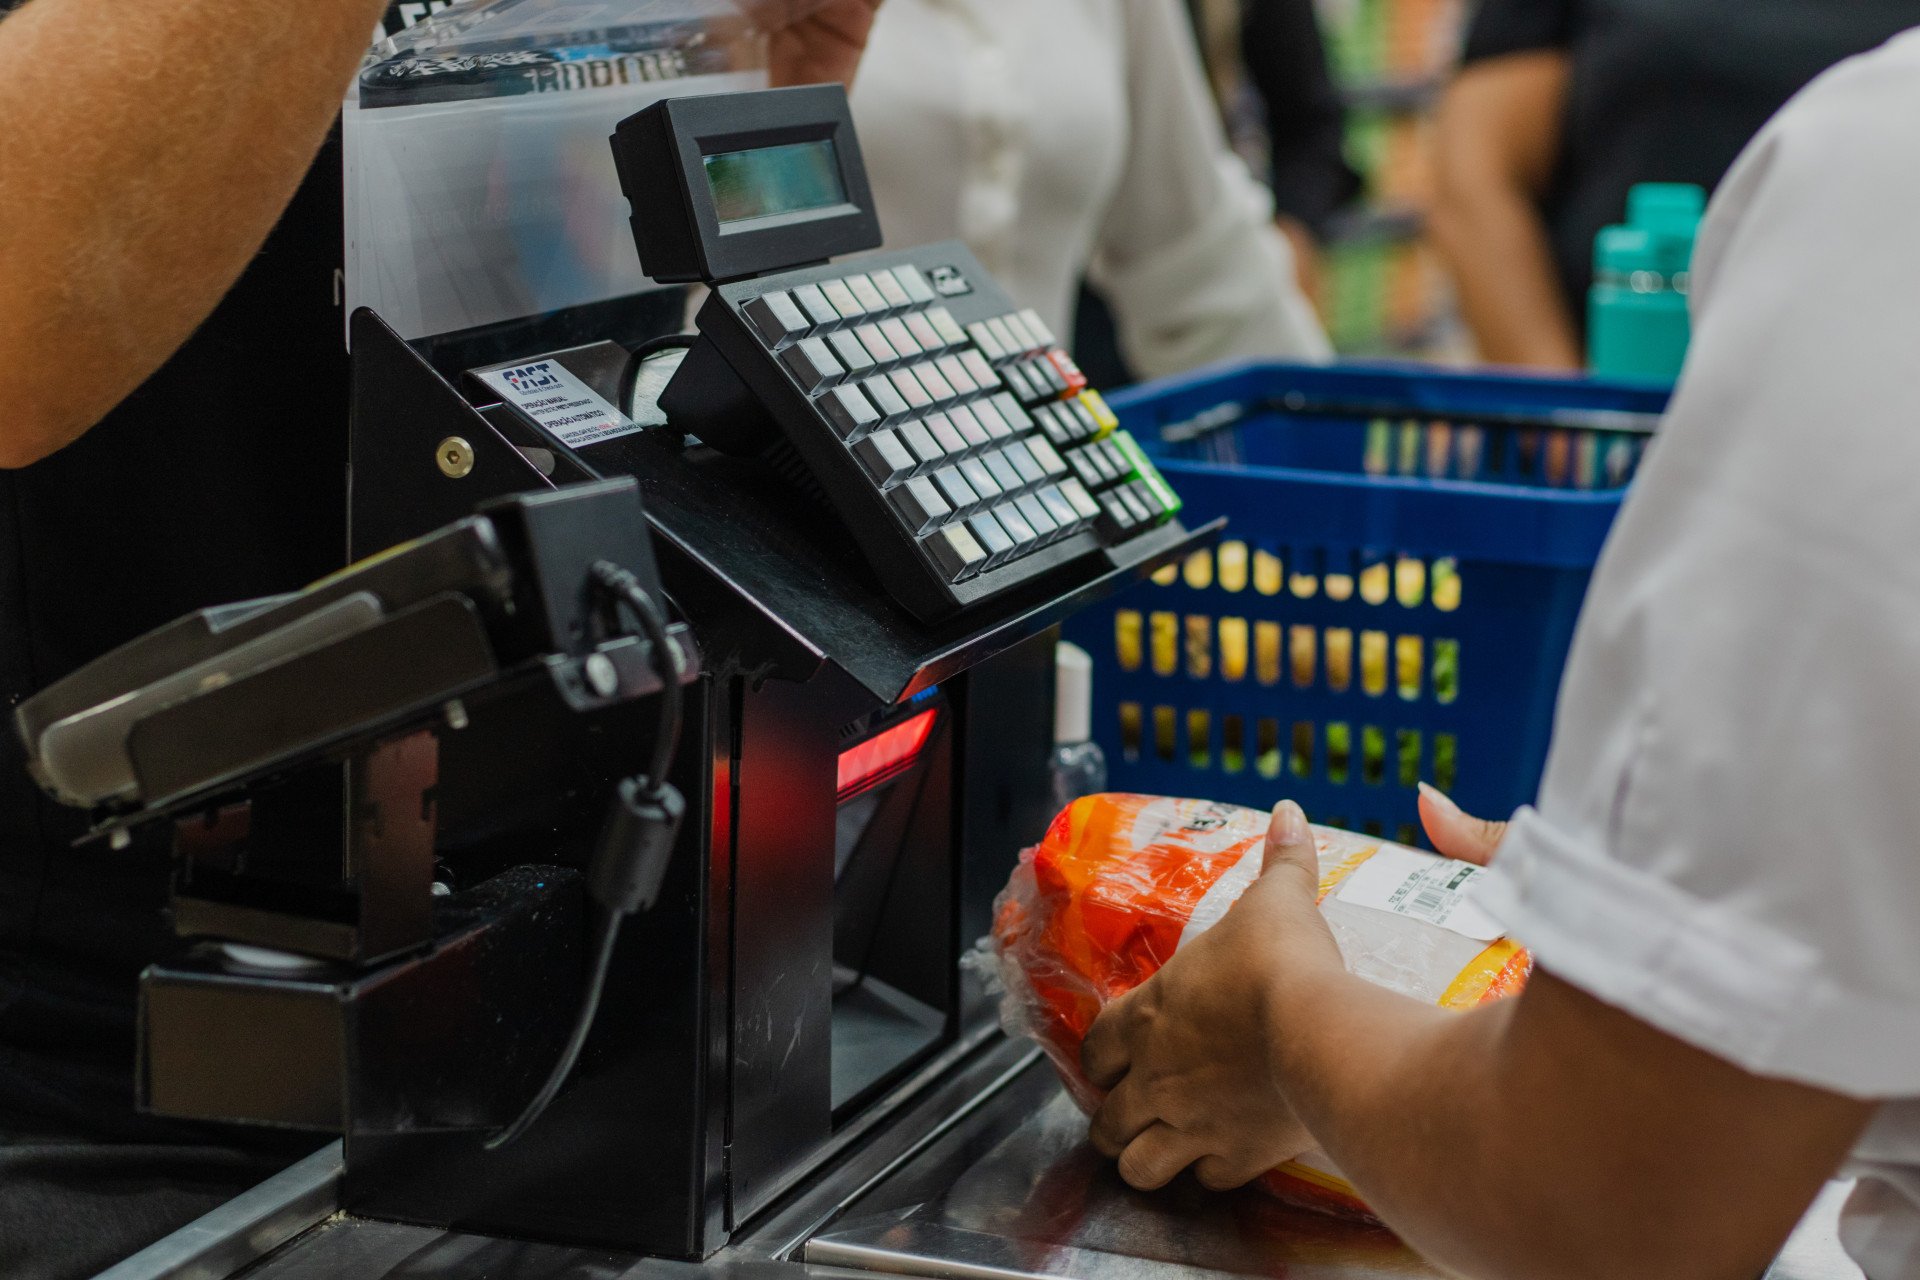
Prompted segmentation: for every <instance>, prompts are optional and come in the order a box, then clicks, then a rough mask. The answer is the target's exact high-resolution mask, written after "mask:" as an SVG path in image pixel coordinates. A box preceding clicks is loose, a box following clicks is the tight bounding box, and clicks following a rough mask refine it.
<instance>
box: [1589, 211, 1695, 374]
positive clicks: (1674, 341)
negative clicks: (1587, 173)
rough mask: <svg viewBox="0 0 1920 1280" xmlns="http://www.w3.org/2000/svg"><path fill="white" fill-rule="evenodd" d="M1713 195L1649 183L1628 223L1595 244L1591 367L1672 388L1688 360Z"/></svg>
mask: <svg viewBox="0 0 1920 1280" xmlns="http://www.w3.org/2000/svg"><path fill="white" fill-rule="evenodd" d="M1706 207H1707V193H1706V192H1705V191H1704V190H1702V189H1701V188H1699V187H1696V186H1690V185H1686V184H1683V183H1665V182H1661V183H1643V184H1642V185H1640V186H1637V187H1635V188H1634V189H1633V191H1632V192H1631V193H1630V194H1629V196H1628V198H1627V221H1626V223H1625V225H1623V226H1617V227H1608V228H1606V229H1605V230H1604V231H1602V232H1601V233H1600V236H1599V238H1598V239H1597V240H1596V241H1595V242H1594V253H1593V267H1594V276H1593V290H1592V293H1591V294H1590V295H1589V297H1588V300H1587V363H1588V366H1589V367H1590V368H1591V369H1592V371H1593V372H1594V373H1595V374H1598V375H1600V376H1602V377H1609V378H1627V379H1631V380H1633V381H1637V382H1660V383H1666V384H1668V385H1671V384H1672V383H1673V382H1674V381H1675V380H1676V379H1678V378H1679V376H1680V367H1681V365H1683V364H1684V363H1686V358H1687V342H1688V340H1689V338H1690V337H1691V336H1692V332H1693V330H1692V324H1691V322H1690V320H1689V319H1688V316H1687V291H1688V282H1689V281H1688V274H1689V271H1690V270H1691V268H1692V265H1693V244H1694V240H1695V238H1696V237H1697V236H1698V235H1699V231H1700V220H1701V218H1702V217H1703V216H1704V215H1705V213H1706Z"/></svg>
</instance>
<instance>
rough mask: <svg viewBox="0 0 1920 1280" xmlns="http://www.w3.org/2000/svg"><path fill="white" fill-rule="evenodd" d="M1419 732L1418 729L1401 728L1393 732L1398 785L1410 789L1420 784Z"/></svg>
mask: <svg viewBox="0 0 1920 1280" xmlns="http://www.w3.org/2000/svg"><path fill="white" fill-rule="evenodd" d="M1420 747H1421V734H1420V731H1419V730H1418V729H1401V730H1399V731H1398V732H1397V733H1395V734H1394V754H1395V755H1396V756H1397V757H1398V758H1399V763H1400V785H1401V786H1402V787H1405V788H1406V789H1407V790H1409V791H1411V790H1413V789H1414V788H1415V787H1417V786H1419V785H1420Z"/></svg>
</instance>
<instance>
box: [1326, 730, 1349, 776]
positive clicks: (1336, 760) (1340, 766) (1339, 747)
mask: <svg viewBox="0 0 1920 1280" xmlns="http://www.w3.org/2000/svg"><path fill="white" fill-rule="evenodd" d="M1352 776H1353V726H1352V725H1350V724H1348V723H1347V722H1346V721H1344V720H1335V721H1333V722H1331V723H1330V724H1328V725H1327V781H1328V782H1331V783H1333V784H1334V785H1335V786H1336V787H1344V786H1345V785H1347V782H1348V780H1349V779H1350V778H1352Z"/></svg>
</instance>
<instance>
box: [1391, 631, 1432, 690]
mask: <svg viewBox="0 0 1920 1280" xmlns="http://www.w3.org/2000/svg"><path fill="white" fill-rule="evenodd" d="M1393 657H1394V677H1395V678H1394V684H1395V685H1396V686H1397V688H1398V690H1399V693H1400V700H1401V701H1402V702H1418V701H1419V700H1420V688H1421V678H1422V676H1423V675H1424V674H1425V671H1424V667H1425V657H1426V641H1424V640H1422V639H1421V638H1420V637H1419V636H1397V637H1395V638H1394V642H1393Z"/></svg>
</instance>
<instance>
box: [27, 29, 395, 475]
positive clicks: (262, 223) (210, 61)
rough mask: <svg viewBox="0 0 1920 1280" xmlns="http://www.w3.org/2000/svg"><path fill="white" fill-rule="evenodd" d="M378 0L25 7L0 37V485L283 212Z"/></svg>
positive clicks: (174, 342) (204, 307)
mask: <svg viewBox="0 0 1920 1280" xmlns="http://www.w3.org/2000/svg"><path fill="white" fill-rule="evenodd" d="M384 7H385V4H384V0H308V2H306V3H301V4H277V5H273V6H271V7H270V9H261V10H258V11H257V12H254V13H252V14H250V15H249V16H245V17H240V18H236V16H235V13H234V9H233V6H232V5H231V4H229V3H227V2H226V0H168V2H167V3H165V4H147V5H129V4H126V3H123V2H122V0H32V2H31V3H29V4H28V5H26V7H24V8H23V9H21V10H19V11H18V12H17V13H15V14H14V15H13V16H12V17H10V18H8V19H6V20H5V21H4V22H0V366H4V367H5V368H6V369H7V370H8V371H9V372H8V382H9V386H8V404H7V411H6V413H5V414H4V415H0V466H6V467H19V466H25V465H26V464H28V463H30V462H34V461H36V460H38V459H40V458H42V457H45V456H46V455H47V454H49V453H52V452H53V451H54V450H56V449H58V448H60V447H61V446H62V445H65V444H67V443H69V442H71V441H72V440H74V439H76V438H78V437H79V436H80V435H82V434H83V433H84V432H86V430H87V429H88V428H89V427H91V426H92V425H93V424H94V423H95V422H97V421H98V420H99V419H100V417H101V416H102V415H104V414H105V413H106V412H107V411H108V410H110V409H112V408H113V406H114V405H116V404H118V403H119V402H120V400H121V399H122V398H124V397H125V396H126V395H127V393H128V392H130V391H132V390H133V389H134V388H135V387H137V386H138V385H139V384H140V383H141V382H142V381H144V380H145V379H146V378H147V377H148V375H150V374H151V373H153V371H154V370H155V369H157V368H158V367H159V366H160V365H161V364H162V363H163V362H164V361H165V360H166V359H167V358H168V357H169V356H170V355H171V354H172V353H173V352H174V351H175V350H176V349H177V348H178V347H179V346H180V344H181V343H182V342H184V341H185V340H186V339H187V337H188V336H189V335H190V334H191V333H192V332H193V330H194V328H195V327H196V326H197V325H199V324H200V322H201V321H202V320H204V319H206V317H207V315H208V313H209V312H211V311H212V310H213V308H214V306H215V304H217V303H218V302H219V301H220V299H221V297H222V296H223V295H224V294H225V293H226V291H227V290H228V289H229V288H230V287H232V285H233V282H234V281H235V280H236V279H238V278H239V276H240V273H241V271H242V270H244V269H245V267H246V265H247V262H248V260H249V259H250V258H251V257H252V256H253V255H254V254H255V253H256V252H257V251H258V250H259V248H260V245H261V243H262V242H263V241H264V240H265V239H266V236H267V233H268V232H269V231H270V230H272V228H273V225H274V223H275V222H276V221H277V220H278V219H279V217H280V214H281V212H282V211H283V210H284V209H285V208H286V205H287V202H288V201H289V200H290V199H292V197H293V193H294V191H295V190H296V189H297V188H298V186H299V184H300V181H301V179H302V177H303V176H304V175H305V174H306V171H307V168H308V166H309V165H311V164H312V162H313V157H314V153H315V152H316V151H317V150H318V149H319V146H320V143H321V141H322V140H323V139H324V138H325V136H326V133H327V129H328V127H329V126H330V125H331V123H332V121H333V118H334V116H335V114H336V113H337V112H338V111H339V109H340V100H341V96H342V94H343V93H344V91H345V88H346V85H347V82H348V80H349V78H350V77H351V76H352V74H353V71H354V68H355V67H356V66H357V65H358V63H359V59H360V56H361V54H362V53H364V52H365V50H366V48H367V44H368V42H369V39H370V37H371V36H372V34H373V31H374V26H375V23H376V22H377V20H378V18H379V15H380V13H381V11H382V9H383V8H384Z"/></svg>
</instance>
